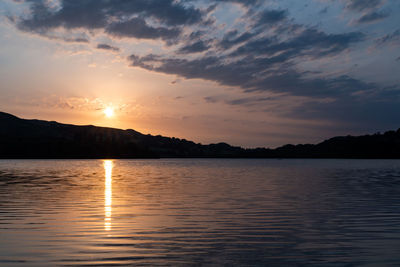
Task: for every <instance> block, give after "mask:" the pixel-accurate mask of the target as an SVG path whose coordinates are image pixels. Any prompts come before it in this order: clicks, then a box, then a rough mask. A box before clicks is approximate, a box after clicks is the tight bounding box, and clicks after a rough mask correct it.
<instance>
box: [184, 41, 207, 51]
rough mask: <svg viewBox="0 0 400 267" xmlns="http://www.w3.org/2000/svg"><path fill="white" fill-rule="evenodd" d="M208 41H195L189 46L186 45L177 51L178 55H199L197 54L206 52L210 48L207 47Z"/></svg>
mask: <svg viewBox="0 0 400 267" xmlns="http://www.w3.org/2000/svg"><path fill="white" fill-rule="evenodd" d="M209 43H210V42H209V41H202V40H199V41H196V42H194V43H191V44H187V45H185V46H183V47H181V48H180V49H179V51H178V53H181V54H190V53H199V52H203V51H206V50H208V49H209V48H210V45H209Z"/></svg>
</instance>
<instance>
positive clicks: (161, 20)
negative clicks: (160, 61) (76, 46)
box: [17, 0, 203, 39]
mask: <svg viewBox="0 0 400 267" xmlns="http://www.w3.org/2000/svg"><path fill="white" fill-rule="evenodd" d="M25 2H27V3H29V6H30V9H29V13H28V16H27V17H20V18H19V20H18V21H17V25H18V28H19V29H21V30H23V31H28V32H34V33H38V34H45V33H47V32H48V31H50V30H55V29H58V28H64V29H69V30H71V29H87V30H96V29H103V30H106V31H107V32H109V33H111V34H113V35H116V36H120V37H135V38H146V39H152V38H155V39H157V38H161V39H169V38H173V37H176V36H177V35H178V34H179V30H178V29H177V28H176V27H180V26H185V25H192V24H195V23H202V22H203V21H202V20H203V14H202V12H201V11H200V10H199V9H197V8H194V7H191V6H188V5H183V4H181V3H179V2H178V1H174V0H163V1H158V0H136V1H126V0H116V1H108V0H84V1H75V0H61V1H60V6H59V8H57V9H55V8H52V7H51V6H50V5H49V4H48V1H41V0H38V1H25ZM126 18H128V19H126ZM144 18H146V20H152V21H153V22H154V23H158V24H163V25H166V26H160V27H154V26H149V25H148V23H147V22H146V20H145V19H144ZM167 26H168V27H169V26H171V27H172V28H171V29H170V28H168V27H167Z"/></svg>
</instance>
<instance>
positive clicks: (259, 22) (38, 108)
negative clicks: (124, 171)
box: [0, 0, 400, 147]
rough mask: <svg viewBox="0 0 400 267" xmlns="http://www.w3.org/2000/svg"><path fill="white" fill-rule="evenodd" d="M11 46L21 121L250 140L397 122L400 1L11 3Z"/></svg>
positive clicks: (13, 105)
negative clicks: (106, 112)
mask: <svg viewBox="0 0 400 267" xmlns="http://www.w3.org/2000/svg"><path fill="white" fill-rule="evenodd" d="M0 43H1V47H2V48H1V50H0V80H1V82H0V92H1V94H0V111H3V112H8V113H12V114H14V115H17V116H19V117H22V118H35V119H44V120H54V121H58V122H63V123H73V124H93V125H99V126H108V127H117V128H123V129H128V128H132V129H135V130H137V131H140V132H142V133H145V134H148V133H150V134H154V135H157V134H161V135H165V136H175V137H179V138H185V139H189V140H193V141H195V142H201V143H215V142H221V141H224V142H228V143H230V144H232V145H241V146H244V147H257V146H265V147H276V146H278V145H282V144H285V143H309V142H312V143H315V142H319V141H322V140H323V139H325V138H328V137H332V136H335V135H347V134H354V135H356V134H364V133H374V132H377V131H385V130H390V129H398V128H399V127H400V1H399V0H302V1H298V0H265V1H258V0H248V1H240V0H231V1H229V0H219V1H218V0H214V1H213V0H202V1H194V0H176V1H173V0H113V1H109V0H79V1H78V0H60V1H57V0H43V1H40V0H37V1H34V0H29V1H28V0H26V1H23V0H18V1H17V0H15V1H12V0H0ZM106 108H112V109H113V110H114V115H113V116H108V117H107V116H105V114H104V110H105V109H106Z"/></svg>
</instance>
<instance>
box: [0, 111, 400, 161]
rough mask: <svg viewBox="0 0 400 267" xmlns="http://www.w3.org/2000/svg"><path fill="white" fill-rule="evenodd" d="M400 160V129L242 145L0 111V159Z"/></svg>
mask: <svg viewBox="0 0 400 267" xmlns="http://www.w3.org/2000/svg"><path fill="white" fill-rule="evenodd" d="M163 157H164V158H168V157H169V158H171V157H179V158H189V157H191V158H193V157H194V158H400V129H399V130H397V131H389V132H386V133H384V134H379V133H377V134H373V135H364V136H357V137H354V136H344V137H334V138H331V139H329V140H326V141H323V142H322V143H319V144H316V145H312V144H305V145H285V146H282V147H279V148H276V149H269V148H255V149H245V148H241V147H236V146H231V145H228V144H226V143H218V144H210V145H202V144H199V143H194V142H192V141H188V140H185V139H178V138H174V137H172V138H169V137H163V136H159V135H158V136H152V135H144V134H141V133H139V132H137V131H134V130H120V129H113V128H106V127H96V126H91V125H90V126H76V125H70V124H61V123H57V122H54V121H51V122H49V121H42V120H25V119H20V118H18V117H16V116H13V115H11V114H7V113H4V112H0V158H163Z"/></svg>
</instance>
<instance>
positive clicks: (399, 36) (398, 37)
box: [376, 29, 400, 45]
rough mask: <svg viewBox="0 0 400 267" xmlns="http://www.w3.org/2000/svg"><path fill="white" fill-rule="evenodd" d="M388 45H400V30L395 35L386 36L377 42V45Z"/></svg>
mask: <svg viewBox="0 0 400 267" xmlns="http://www.w3.org/2000/svg"><path fill="white" fill-rule="evenodd" d="M387 43H400V29H398V30H396V31H394V32H393V33H389V34H386V35H385V36H383V37H381V38H379V39H377V40H376V44H377V45H383V44H387Z"/></svg>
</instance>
